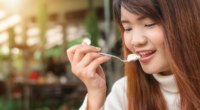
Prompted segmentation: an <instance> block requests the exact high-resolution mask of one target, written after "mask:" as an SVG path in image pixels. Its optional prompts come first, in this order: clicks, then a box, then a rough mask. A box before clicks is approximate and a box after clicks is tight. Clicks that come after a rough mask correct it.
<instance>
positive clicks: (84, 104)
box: [79, 95, 104, 110]
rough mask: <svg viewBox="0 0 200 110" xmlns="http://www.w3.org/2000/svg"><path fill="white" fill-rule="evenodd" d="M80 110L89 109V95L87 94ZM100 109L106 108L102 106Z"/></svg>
mask: <svg viewBox="0 0 200 110" xmlns="http://www.w3.org/2000/svg"><path fill="white" fill-rule="evenodd" d="M79 110H87V95H86V96H85V99H84V101H83V104H82V105H81V107H80V108H79ZM99 110H104V106H103V107H101V109H99Z"/></svg>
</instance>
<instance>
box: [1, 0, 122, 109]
mask: <svg viewBox="0 0 200 110" xmlns="http://www.w3.org/2000/svg"><path fill="white" fill-rule="evenodd" d="M112 2H113V0H0V110H78V108H79V107H80V105H81V104H82V102H83V100H84V97H85V95H86V94H87V89H86V87H85V86H84V84H83V83H82V82H81V81H80V80H79V79H78V78H77V77H76V76H75V75H74V74H73V73H72V72H71V65H70V63H69V61H68V58H67V54H66V50H67V49H68V48H70V47H71V46H73V45H76V44H81V43H82V42H83V41H85V42H87V43H88V44H90V45H93V46H96V47H100V48H101V49H102V52H104V53H109V54H113V55H117V56H120V57H122V56H121V51H122V50H121V39H120V32H119V29H118V28H117V26H116V23H115V22H114V19H113V13H112ZM102 67H103V69H104V71H105V73H106V80H107V87H108V93H109V91H110V89H111V87H112V85H113V83H114V82H115V81H116V80H118V79H119V78H121V77H123V75H124V73H123V64H122V63H121V62H120V61H118V60H117V59H111V60H110V61H109V62H106V63H103V64H102ZM77 69H78V68H77Z"/></svg>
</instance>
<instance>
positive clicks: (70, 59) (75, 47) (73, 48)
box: [67, 45, 82, 63]
mask: <svg viewBox="0 0 200 110" xmlns="http://www.w3.org/2000/svg"><path fill="white" fill-rule="evenodd" d="M81 46H82V45H75V46H73V47H71V48H69V49H68V50H67V56H68V58H69V61H70V62H71V63H72V61H73V57H74V53H75V51H76V49H77V48H79V47H81Z"/></svg>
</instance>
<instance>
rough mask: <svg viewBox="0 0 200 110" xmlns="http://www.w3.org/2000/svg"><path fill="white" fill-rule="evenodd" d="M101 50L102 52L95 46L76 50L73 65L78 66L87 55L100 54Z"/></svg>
mask: <svg viewBox="0 0 200 110" xmlns="http://www.w3.org/2000/svg"><path fill="white" fill-rule="evenodd" d="M100 50H101V49H100V48H96V47H93V46H81V47H79V48H77V49H76V52H75V54H74V57H73V62H72V63H74V64H77V63H79V62H80V61H81V60H82V58H83V57H84V56H85V54H87V53H91V52H93V53H96V52H99V51H100Z"/></svg>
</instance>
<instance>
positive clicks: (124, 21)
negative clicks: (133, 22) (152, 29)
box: [121, 16, 146, 24]
mask: <svg viewBox="0 0 200 110" xmlns="http://www.w3.org/2000/svg"><path fill="white" fill-rule="evenodd" d="M145 18H146V17H144V16H141V17H139V18H137V20H138V21H140V20H143V19H145ZM121 23H122V24H123V23H130V22H129V21H126V20H121Z"/></svg>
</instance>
